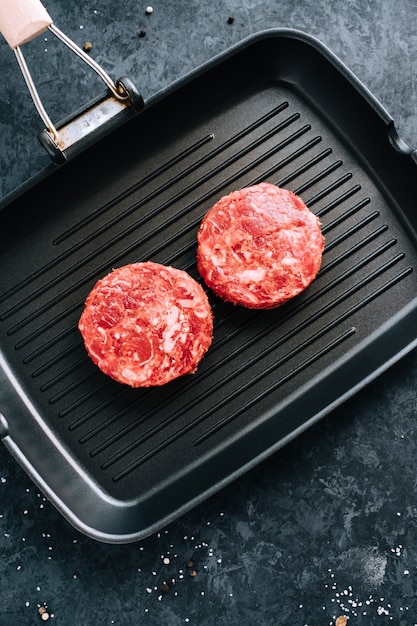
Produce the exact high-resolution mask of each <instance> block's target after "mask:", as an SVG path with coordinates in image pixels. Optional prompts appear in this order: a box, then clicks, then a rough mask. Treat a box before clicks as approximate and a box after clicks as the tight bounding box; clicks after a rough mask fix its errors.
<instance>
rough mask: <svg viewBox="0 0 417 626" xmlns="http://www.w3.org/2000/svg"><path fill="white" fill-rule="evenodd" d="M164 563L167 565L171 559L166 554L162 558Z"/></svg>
mask: <svg viewBox="0 0 417 626" xmlns="http://www.w3.org/2000/svg"><path fill="white" fill-rule="evenodd" d="M163 563H164V565H169V564H170V563H171V561H170V560H169V558H168V557H167V556H166V557H165V558H164V560H163Z"/></svg>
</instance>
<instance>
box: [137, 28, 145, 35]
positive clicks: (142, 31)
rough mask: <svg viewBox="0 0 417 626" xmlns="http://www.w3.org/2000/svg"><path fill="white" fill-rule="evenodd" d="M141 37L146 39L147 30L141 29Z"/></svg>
mask: <svg viewBox="0 0 417 626" xmlns="http://www.w3.org/2000/svg"><path fill="white" fill-rule="evenodd" d="M139 37H146V28H141V29H140V31H139Z"/></svg>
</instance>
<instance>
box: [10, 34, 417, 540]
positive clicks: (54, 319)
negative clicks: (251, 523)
mask: <svg viewBox="0 0 417 626" xmlns="http://www.w3.org/2000/svg"><path fill="white" fill-rule="evenodd" d="M264 180H267V181H269V182H272V183H275V184H278V185H281V186H284V187H287V188H289V189H292V190H293V191H295V192H296V193H297V194H299V195H301V196H302V198H303V199H304V200H305V202H306V203H307V204H308V205H309V206H310V208H311V209H312V210H313V211H314V212H315V213H316V214H317V215H319V217H320V220H321V222H322V227H323V232H324V234H325V238H326V247H325V253H324V259H323V266H322V269H321V271H320V273H319V276H318V277H317V279H316V280H315V281H314V283H313V284H312V285H311V287H309V288H308V289H307V290H306V291H305V292H304V294H302V295H301V296H299V297H297V298H295V299H294V300H293V301H291V302H290V303H288V304H286V305H285V306H283V307H281V308H280V309H277V310H275V311H263V312H262V311H261V312H259V311H249V310H245V309H242V308H238V307H233V306H232V305H229V304H225V303H223V302H221V301H220V300H218V299H216V298H215V297H213V296H212V294H210V298H211V302H212V305H213V309H214V315H215V331H214V342H213V345H212V348H211V349H210V351H209V352H208V354H207V355H206V357H205V358H204V359H203V361H202V363H201V365H200V367H199V369H198V371H197V373H196V374H194V375H192V376H186V377H183V378H181V379H179V380H178V381H175V382H174V383H171V384H169V385H166V386H165V387H163V388H158V389H147V390H132V389H129V388H125V387H124V386H121V385H118V384H117V383H115V382H113V381H111V380H110V379H108V378H107V377H105V376H104V375H103V374H101V373H100V372H99V371H98V369H97V368H96V367H95V366H94V365H93V364H92V362H91V361H90V360H89V358H88V357H87V355H86V352H85V350H84V347H83V344H82V339H81V337H80V335H79V333H78V331H77V322H78V319H79V316H80V314H81V311H82V307H83V302H84V300H85V298H86V296H87V294H88V292H89V290H90V289H91V287H92V286H93V285H94V283H95V282H96V281H97V279H99V278H100V277H102V276H103V275H105V274H106V273H107V272H109V271H110V270H111V269H112V268H113V267H118V266H120V265H123V264H125V263H132V262H135V261H143V260H153V261H157V262H160V263H165V264H169V265H173V266H175V267H179V268H182V269H185V270H187V271H188V272H190V273H191V275H192V276H194V277H195V278H196V279H199V277H198V274H197V270H196V264H195V253H196V232H197V229H198V226H199V223H200V220H201V218H202V216H203V215H204V214H205V212H206V211H207V210H208V209H209V208H210V206H211V205H212V204H213V203H214V202H215V201H216V200H217V199H218V198H219V197H220V196H222V195H224V194H226V193H229V192H230V191H232V190H234V189H237V188H241V187H244V186H248V185H250V184H253V183H256V182H260V181H264ZM416 198H417V166H416V159H415V156H414V154H413V153H412V151H411V150H410V149H409V148H408V147H407V146H406V145H405V144H404V143H403V142H402V141H401V139H400V138H399V137H398V136H397V133H396V131H395V127H394V124H393V121H392V119H391V118H390V116H389V115H388V113H387V112H386V111H385V110H384V109H383V108H382V107H381V106H380V105H379V104H378V102H377V101H376V100H375V99H374V98H373V97H372V95H371V94H370V93H369V92H368V91H367V90H366V89H365V88H364V87H363V86H362V85H361V84H360V83H359V81H358V80H357V79H356V78H355V77H354V76H353V75H352V74H351V73H350V72H349V71H348V70H347V69H346V67H345V66H344V65H343V64H342V63H341V62H340V61H339V60H338V59H336V58H335V57H334V56H333V54H332V53H331V52H330V51H329V50H328V49H326V48H325V47H324V46H322V45H321V44H320V43H319V42H318V41H316V40H315V39H313V38H311V37H309V36H307V35H305V34H303V33H301V32H298V31H293V30H271V31H266V32H262V33H260V34H258V35H256V36H254V37H251V38H249V39H247V40H245V41H243V42H242V43H241V44H239V45H238V46H235V47H232V48H231V49H229V50H228V51H227V52H226V53H224V54H222V55H220V56H219V57H217V58H215V59H214V60H213V61H212V62H210V63H209V64H207V65H204V66H203V67H201V68H199V69H198V70H196V71H195V72H193V73H192V74H191V75H189V76H187V77H186V78H185V79H184V80H181V81H179V82H177V83H175V84H174V85H172V86H171V87H170V88H169V89H167V90H165V91H163V92H161V93H159V94H157V95H156V96H155V97H153V98H151V99H150V100H149V101H148V102H147V103H146V106H145V109H144V111H143V112H142V113H140V114H138V115H137V116H135V117H134V118H133V119H131V120H130V121H126V122H125V123H124V124H123V125H122V126H120V127H119V128H117V130H113V131H112V132H111V133H110V134H109V135H108V136H107V137H105V138H101V139H100V140H99V141H97V142H96V143H94V144H93V145H92V146H90V147H88V149H86V150H85V151H84V152H82V153H81V154H79V155H78V156H77V157H76V158H74V159H73V160H72V161H69V162H68V163H66V164H65V165H63V166H61V167H58V168H55V169H54V170H53V171H52V172H50V171H49V170H48V173H47V175H46V174H45V175H44V176H43V177H41V178H39V179H37V180H36V182H32V183H31V184H29V185H27V186H26V187H25V188H22V190H21V191H20V192H19V193H18V194H15V195H14V196H13V197H11V198H9V199H8V200H7V201H5V202H4V203H3V205H2V206H1V210H0V225H1V226H0V259H1V272H0V328H1V346H0V347H1V352H0V359H1V372H0V377H1V380H0V412H1V423H0V427H1V434H2V440H3V442H4V444H5V445H6V446H7V448H8V449H9V450H10V451H11V453H12V454H13V455H14V456H15V457H16V459H17V460H18V461H19V462H20V463H21V465H22V466H23V468H24V469H25V470H26V471H27V472H28V474H29V475H30V476H31V477H32V478H33V480H34V481H35V482H36V483H37V484H38V486H39V487H40V488H41V489H42V490H43V491H44V493H45V494H46V495H47V496H48V497H49V498H50V500H51V501H52V502H53V503H54V504H55V505H56V506H57V508H58V509H59V510H60V511H61V512H62V514H63V515H64V516H65V517H66V518H67V519H68V520H69V521H70V522H71V523H72V524H73V525H74V526H75V527H76V528H78V529H79V530H80V531H82V532H84V533H86V534H87V535H89V536H91V537H93V538H95V539H99V540H102V541H107V542H114V543H116V542H129V541H134V540H138V539H141V538H143V537H144V536H146V535H149V534H151V533H152V532H154V531H156V530H157V529H159V528H161V527H162V526H163V525H165V524H167V523H168V522H169V521H171V520H173V519H174V518H176V517H178V516H179V515H180V514H182V513H184V512H185V511H186V510H188V509H189V508H190V507H192V506H193V505H195V504H197V503H199V502H201V501H202V500H204V499H205V498H206V497H208V496H209V495H210V494H212V493H214V492H215V491H217V490H219V489H220V488H221V487H222V486H224V485H225V484H227V483H229V482H230V481H232V480H233V479H234V478H236V477H237V476H239V475H240V474H241V473H243V472H244V471H246V470H248V469H249V468H251V467H253V466H254V465H255V464H256V463H258V462H260V461H261V460H262V459H263V458H265V457H266V456H267V455H270V454H271V453H272V452H274V451H276V450H277V449H279V448H280V447H281V446H282V445H284V444H285V443H286V442H287V441H288V440H290V439H291V438H292V437H294V436H296V435H297V434H298V433H299V432H301V431H302V430H304V429H305V428H307V427H308V426H309V425H310V424H312V423H313V422H314V421H316V420H317V419H319V418H320V417H321V416H323V415H325V414H326V413H328V412H329V411H330V410H331V409H332V408H333V407H334V406H336V405H337V404H339V403H341V402H342V401H343V400H344V399H345V398H347V397H348V396H350V395H351V394H353V393H354V392H355V391H356V390H357V389H359V388H360V387H362V386H363V385H365V383H366V382H367V381H369V380H370V379H372V378H373V377H375V376H376V375H377V374H378V373H380V372H381V371H382V370H384V369H385V368H387V367H388V366H389V365H390V364H392V363H393V362H394V361H395V360H397V359H398V358H400V357H401V356H402V355H403V354H405V353H406V352H407V351H408V350H410V349H411V348H412V347H414V346H415V344H416V337H417V333H416V329H417V307H416V294H417V276H416V272H415V268H416V267H417V242H416V219H417V217H416V215H417V214H416V211H415V203H416Z"/></svg>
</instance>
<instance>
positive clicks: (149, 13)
mask: <svg viewBox="0 0 417 626" xmlns="http://www.w3.org/2000/svg"><path fill="white" fill-rule="evenodd" d="M145 13H146V15H151V14H152V13H153V8H152V7H146V9H145Z"/></svg>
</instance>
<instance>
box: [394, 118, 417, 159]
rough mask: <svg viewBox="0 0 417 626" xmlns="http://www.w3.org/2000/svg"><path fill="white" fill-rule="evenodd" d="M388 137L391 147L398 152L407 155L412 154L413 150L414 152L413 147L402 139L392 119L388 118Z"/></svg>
mask: <svg viewBox="0 0 417 626" xmlns="http://www.w3.org/2000/svg"><path fill="white" fill-rule="evenodd" d="M388 139H389V141H390V144H391V145H392V147H393V148H394V149H395V150H396V151H397V152H398V153H399V154H403V155H405V156H409V155H410V154H413V152H415V150H413V148H410V146H409V145H408V143H407V142H406V141H404V139H402V138H401V137H400V135H399V134H398V131H397V129H396V126H395V123H394V120H390V122H389V123H388Z"/></svg>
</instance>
